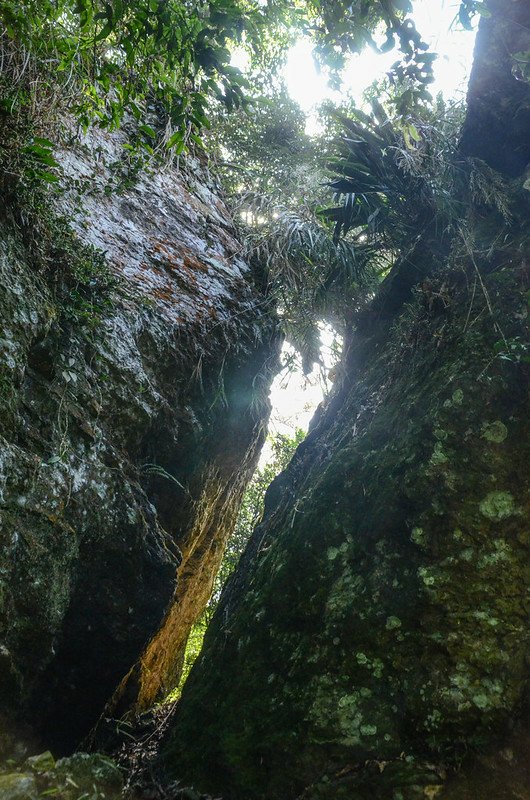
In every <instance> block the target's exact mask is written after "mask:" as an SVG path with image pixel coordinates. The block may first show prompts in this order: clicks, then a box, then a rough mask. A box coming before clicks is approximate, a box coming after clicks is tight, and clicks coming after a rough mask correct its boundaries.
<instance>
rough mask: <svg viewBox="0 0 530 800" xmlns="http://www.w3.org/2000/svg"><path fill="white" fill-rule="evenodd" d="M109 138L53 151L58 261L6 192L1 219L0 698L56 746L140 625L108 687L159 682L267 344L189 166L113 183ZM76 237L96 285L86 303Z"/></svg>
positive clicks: (260, 313) (234, 255)
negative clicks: (57, 157)
mask: <svg viewBox="0 0 530 800" xmlns="http://www.w3.org/2000/svg"><path fill="white" fill-rule="evenodd" d="M123 152H124V151H123V150H122V148H121V141H120V136H119V135H117V134H113V135H111V134H105V133H98V134H97V135H96V134H92V135H91V137H89V138H88V139H87V140H85V141H84V142H82V143H77V144H76V145H75V147H74V149H70V150H65V151H64V152H63V153H62V155H61V162H62V165H63V169H64V174H65V186H66V191H65V193H63V194H62V195H61V196H59V197H58V198H57V200H56V201H55V202H56V208H55V211H54V212H53V214H51V215H50V213H49V212H46V214H47V216H46V223H45V224H46V225H47V226H50V225H55V224H56V223H55V222H54V219H56V216H57V214H59V213H61V214H64V215H66V217H67V219H68V225H69V226H70V228H72V229H74V230H75V231H77V238H76V237H74V236H72V235H71V234H70V233H69V231H68V232H67V233H66V234H65V233H64V227H65V226H64V223H61V225H58V230H60V231H61V236H63V238H64V236H66V240H67V241H69V242H70V244H69V245H68V247H71V250H72V253H71V254H70V253H69V252H68V248H66V252H65V248H64V247H61V252H60V253H59V252H58V251H59V245H56V250H57V252H56V251H55V250H54V246H53V245H54V243H53V235H54V234H53V230H52V234H51V235H50V233H49V231H48V230H47V231H46V235H47V236H48V238H51V239H52V247H51V248H50V247H48V250H47V251H46V253H45V256H46V263H45V265H44V267H43V266H42V264H41V263H36V261H35V252H38V248H39V246H40V243H39V241H38V239H39V236H40V233H42V228H41V230H39V229H38V228H37V230H35V229H34V228H32V222H31V220H30V221H29V222H28V219H27V218H26V217H25V215H24V210H23V201H20V207H19V208H17V209H13V208H12V207H11V206H10V203H12V202H13V198H8V199H7V200H6V203H7V208H6V209H5V213H4V214H3V218H2V220H1V221H0V282H1V287H2V288H1V296H2V301H1V305H0V320H1V322H0V324H1V334H0V356H1V367H0V381H1V389H2V391H1V403H2V412H1V414H0V432H1V449H0V641H1V645H0V713H1V714H2V715H3V719H4V724H8V725H9V724H11V722H12V721H13V720H14V719H18V720H22V721H23V722H26V723H29V725H30V726H31V727H32V728H33V730H34V731H37V732H38V734H39V735H40V737H41V740H43V741H44V743H45V744H46V746H49V747H52V748H55V750H56V751H59V752H60V751H68V750H70V749H71V748H72V747H73V746H74V745H75V744H76V743H77V742H78V741H79V740H80V738H81V737H82V736H84V735H85V734H87V733H88V731H89V730H90V728H91V726H92V725H93V724H94V723H95V722H96V721H97V719H98V717H99V715H100V714H101V712H102V710H103V708H104V705H105V703H106V702H107V701H108V699H109V697H111V695H112V694H113V692H114V691H115V689H116V687H117V685H118V684H119V683H120V681H122V679H123V678H124V676H125V675H126V674H127V673H128V672H129V671H130V670H131V668H132V667H133V665H134V664H135V663H137V662H138V660H139V659H140V657H141V654H142V652H143V651H144V650H145V648H146V647H147V646H148V645H149V642H150V641H151V640H152V639H153V636H156V638H155V643H154V644H151V645H149V646H148V650H147V654H148V655H147V656H146V659H147V660H146V662H145V665H146V666H145V670H144V669H143V668H137V669H136V671H135V672H134V675H135V678H136V680H134V681H133V680H132V674H131V677H130V679H129V681H128V682H127V693H126V696H124V699H123V701H122V702H126V703H127V704H129V705H133V706H138V705H141V704H142V703H144V702H145V701H146V698H148V700H149V701H150V700H152V699H154V698H155V697H159V696H160V695H161V694H163V693H164V692H165V691H166V690H167V689H168V688H171V687H172V685H173V684H172V680H173V677H174V674H175V672H176V671H177V670H178V663H179V657H180V652H179V651H180V649H181V648H182V646H183V644H185V641H186V638H187V635H188V632H189V628H190V625H191V624H192V622H193V621H194V619H195V616H196V615H197V614H198V613H200V611H201V610H202V606H203V605H204V603H205V602H206V600H207V598H208V596H209V591H210V587H211V584H212V581H213V577H214V574H215V570H216V568H217V565H218V562H219V560H220V558H221V554H222V551H223V545H224V540H225V538H226V536H227V535H228V534H229V532H230V529H231V526H232V524H233V521H234V515H235V513H236V510H237V506H238V503H239V499H240V496H241V493H242V491H243V489H244V487H245V484H246V481H247V480H248V478H249V477H250V474H251V472H252V469H253V467H254V465H255V462H256V459H257V457H258V453H259V449H260V446H261V443H262V440H263V430H264V424H265V422H266V419H267V416H268V413H269V405H268V399H267V392H268V386H269V382H270V378H271V374H272V372H271V371H272V370H273V369H274V367H275V361H276V352H277V335H276V332H275V324H274V322H273V320H272V315H271V313H270V311H268V310H267V308H266V306H265V304H264V299H263V297H262V296H261V295H260V294H259V293H258V291H257V290H256V289H255V288H254V286H253V282H252V276H251V274H250V270H249V268H248V266H247V265H246V263H245V262H244V261H242V259H241V258H240V256H239V255H238V253H239V251H240V245H239V243H238V242H237V240H236V238H235V235H234V229H233V225H232V222H231V220H230V217H229V215H228V213H227V210H226V208H225V207H224V205H223V204H222V202H221V201H220V200H219V197H218V195H217V193H216V188H215V186H214V185H213V184H212V183H211V181H209V179H208V176H207V173H206V171H205V168H204V166H201V164H200V163H199V162H198V161H194V160H193V159H190V160H189V161H188V164H187V168H186V171H185V172H184V171H179V170H177V169H176V168H174V167H171V166H169V167H168V168H166V169H165V170H161V171H159V172H155V173H154V174H149V175H145V174H144V175H140V177H139V178H137V179H136V180H135V181H133V182H132V183H131V185H129V187H128V188H125V189H123V187H122V191H121V193H118V191H117V190H116V186H115V175H116V164H118V165H119V164H120V159H123ZM113 181H114V183H113ZM68 237H70V238H68ZM35 240H37V241H35ZM87 245H95V246H96V247H97V248H99V249H100V250H102V251H104V253H105V259H106V265H107V267H106V269H107V270H108V271H109V273H110V276H111V277H112V280H113V281H116V286H115V287H114V288H113V289H112V290H109V291H107V293H106V294H105V296H102V297H99V298H98V297H97V293H96V294H94V293H93V292H92V289H91V285H92V282H94V283H95V282H96V278H94V281H92V278H91V271H94V275H95V276H96V274H97V269H100V268H101V263H100V262H101V258H100V257H99V256H97V255H95V254H94V253H93V252H91V250H90V249H89V248H88V247H87ZM74 261H75V264H76V268H75V270H74V272H73V277H72V274H70V277H69V280H68V282H67V283H66V284H65V279H64V275H63V272H62V270H63V269H66V271H68V269H70V267H71V263H73V262H74ZM95 264H96V266H95ZM98 264H99V266H97V265H98ZM96 267H97V269H96ZM70 272H72V271H71V270H70ZM58 286H60V287H61V290H60V291H59V290H58ZM65 286H66V288H65ZM164 619H166V622H164ZM162 623H163V625H162ZM161 625H162V632H160V633H158V634H157V631H159V630H160V628H161ZM168 626H169V627H170V628H171V633H172V636H173V637H174V639H173V641H172V642H171V643H168V642H167V638H166V637H165V634H164V631H167V630H168ZM138 678H139V679H140V680H139V681H138ZM6 720H7V722H6Z"/></svg>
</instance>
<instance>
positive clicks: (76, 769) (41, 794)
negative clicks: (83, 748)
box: [0, 751, 123, 800]
mask: <svg viewBox="0 0 530 800" xmlns="http://www.w3.org/2000/svg"><path fill="white" fill-rule="evenodd" d="M122 788H123V777H122V773H121V771H120V770H119V768H118V767H117V766H116V764H115V763H114V762H113V761H111V760H110V759H109V758H107V757H106V756H103V755H100V754H99V753H92V754H88V753H75V754H74V755H73V756H71V757H70V758H61V759H59V760H58V761H56V760H55V759H54V757H53V756H52V754H51V753H50V752H49V751H47V752H44V753H40V754H39V755H36V756H30V757H29V758H26V759H25V761H23V762H22V763H21V764H20V763H19V764H17V762H16V760H14V759H13V760H8V761H7V762H6V763H5V765H4V766H3V767H0V797H1V798H2V800H41V798H53V800H117V798H119V797H121V796H122Z"/></svg>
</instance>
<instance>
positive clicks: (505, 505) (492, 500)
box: [479, 491, 515, 520]
mask: <svg viewBox="0 0 530 800" xmlns="http://www.w3.org/2000/svg"><path fill="white" fill-rule="evenodd" d="M479 508H480V513H481V514H483V515H484V516H485V517H487V518H488V519H495V520H501V519H506V518H507V517H511V516H512V515H513V514H515V501H514V498H513V496H512V495H511V494H510V492H505V491H495V492H490V493H489V494H488V495H486V497H485V498H484V499H483V500H482V501H481V503H480V505H479Z"/></svg>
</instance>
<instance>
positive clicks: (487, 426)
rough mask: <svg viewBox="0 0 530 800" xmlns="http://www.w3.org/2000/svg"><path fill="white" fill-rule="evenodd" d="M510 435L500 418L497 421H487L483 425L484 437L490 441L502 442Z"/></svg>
mask: <svg viewBox="0 0 530 800" xmlns="http://www.w3.org/2000/svg"><path fill="white" fill-rule="evenodd" d="M507 436H508V428H507V427H506V425H505V424H504V422H501V421H500V420H496V421H495V422H485V423H484V425H483V426H482V438H483V439H486V440H487V441H488V442H494V443H495V444H501V443H502V442H504V440H505V439H506V437H507Z"/></svg>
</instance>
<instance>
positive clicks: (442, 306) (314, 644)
mask: <svg viewBox="0 0 530 800" xmlns="http://www.w3.org/2000/svg"><path fill="white" fill-rule="evenodd" d="M504 5H508V6H510V5H513V6H514V8H515V6H516V5H517V3H514V4H509V3H507V4H504ZM519 5H520V6H521V5H525V4H521V3H520V4H519ZM485 30H486V32H487V31H488V30H490V31H491V29H488V28H486V29H485ZM483 31H484V28H483ZM487 46H488V40H487V38H483V39H482V47H483V48H487ZM527 49H530V47H529V48H527ZM529 91H530V87H528V86H527V88H526V94H527V95H528V92H529ZM469 129H470V128H469ZM528 133H529V131H528V129H527V130H526V135H527V137H528ZM509 139H510V133H509V131H507V132H506V141H508V140H509ZM527 141H528V138H527ZM521 172H522V169H518V173H519V174H520V173H521ZM523 182H524V177H521V178H519V179H518V180H516V181H514V182H513V183H512V184H511V185H510V186H509V187H508V191H509V193H510V197H511V206H512V209H513V215H514V216H513V218H512V223H511V225H508V224H506V222H505V221H503V220H502V218H501V215H500V214H498V213H497V212H495V211H494V210H493V209H490V210H488V209H487V208H486V207H485V206H484V205H482V206H481V207H478V206H476V205H475V206H474V207H472V208H471V210H470V217H469V219H468V221H467V225H466V226H465V227H464V228H463V232H462V236H461V238H458V240H457V241H455V242H454V245H453V251H452V254H451V256H450V257H449V258H448V259H447V263H446V266H445V267H444V268H443V269H441V270H439V271H438V272H435V273H433V275H432V276H431V277H430V278H429V280H428V281H424V282H423V283H422V284H421V285H420V286H417V287H416V289H415V292H414V296H413V299H412V302H411V303H410V304H408V305H405V306H403V307H402V308H401V310H400V311H399V313H398V314H396V316H395V319H394V322H393V325H392V326H389V325H388V324H387V323H386V322H385V323H384V324H383V323H381V324H380V326H379V330H377V328H375V326H372V328H371V330H370V331H369V332H367V331H366V330H365V329H361V330H358V331H357V334H356V335H354V337H353V344H352V346H351V348H350V350H349V352H348V354H347V356H346V358H345V361H344V365H343V379H342V385H341V386H340V387H338V388H337V390H336V392H335V394H334V396H333V397H332V398H331V400H330V401H329V402H328V404H327V406H326V407H325V408H323V409H322V410H321V412H320V414H319V416H318V417H317V419H316V420H315V423H314V426H313V429H312V431H311V432H310V434H309V436H308V438H307V439H306V441H305V442H304V443H303V444H302V445H301V446H300V447H299V448H298V451H297V453H296V454H295V457H294V459H293V461H292V462H291V465H290V466H289V468H288V470H287V471H286V472H285V473H284V474H283V475H281V476H280V477H279V478H278V479H277V480H276V481H275V482H274V483H273V484H272V486H271V488H270V490H269V492H268V495H267V498H266V512H265V517H264V521H263V522H262V524H261V525H260V526H258V528H257V530H256V531H255V533H254V535H253V538H252V540H251V542H250V545H249V547H248V549H247V551H246V553H245V555H244V558H243V561H242V563H241V565H240V567H239V568H238V570H237V572H236V574H235V576H234V577H233V578H232V580H231V582H230V583H229V584H228V585H227V587H226V589H225V591H224V593H223V596H222V598H221V603H220V607H219V609H218V611H217V613H216V616H215V618H214V621H213V623H212V625H211V627H210V629H209V631H208V633H207V637H206V641H205V646H204V648H203V651H202V655H201V657H200V660H199V662H198V664H197V665H196V667H195V668H194V670H193V671H192V673H191V675H190V678H189V680H188V682H187V684H186V686H185V687H184V692H183V696H182V699H181V701H180V702H179V703H178V704H177V706H176V709H175V714H174V718H173V721H172V726H171V732H170V734H169V735H168V737H167V739H166V742H165V745H164V747H163V749H162V754H161V763H162V765H163V767H164V768H165V769H166V770H167V771H168V772H169V773H170V774H173V775H179V776H180V777H182V778H183V779H185V780H187V781H190V782H194V783H195V785H196V786H197V788H199V789H200V790H207V791H210V792H212V793H214V794H215V795H216V796H217V795H218V794H223V796H225V797H228V798H230V800H280V799H281V800H295V799H296V800H302V799H303V800H317V798H318V799H319V800H339V799H340V798H344V800H368V799H370V800H415V799H416V798H418V799H419V798H434V797H440V798H447V800H456V799H457V798H458V799H459V800H461V799H462V800H463V798H473V800H487V798H490V797H492V796H495V797H502V798H503V800H516V798H519V800H520V798H524V800H528V798H530V790H529V786H530V780H529V777H530V776H529V774H528V752H527V743H528V740H529V731H528V727H527V723H528V689H529V687H530V683H529V678H530V675H529V663H530V626H529V625H528V613H529V610H530V609H529V605H528V578H529V577H530V572H529V565H530V525H529V523H530V482H529V479H528V460H529V455H530V453H529V449H528V442H529V434H530V425H529V420H530V394H529V389H530V371H529V364H528V362H529V357H530V345H529V343H528V335H527V320H528V280H529V274H528V264H529V263H530V249H529V238H528V218H529V211H530V194H529V192H528V190H527V189H524V188H523ZM501 242H502V245H501V244H500V243H501ZM376 300H377V298H376ZM459 770H460V771H459Z"/></svg>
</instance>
